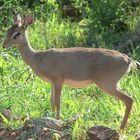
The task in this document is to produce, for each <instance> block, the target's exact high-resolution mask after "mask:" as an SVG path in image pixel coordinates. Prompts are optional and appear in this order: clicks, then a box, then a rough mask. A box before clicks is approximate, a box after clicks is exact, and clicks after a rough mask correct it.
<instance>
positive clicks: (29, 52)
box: [3, 13, 137, 129]
mask: <svg viewBox="0 0 140 140" xmlns="http://www.w3.org/2000/svg"><path fill="white" fill-rule="evenodd" d="M33 22H34V16H33V15H32V14H29V15H28V16H26V17H25V18H24V19H23V20H22V18H21V16H20V13H18V14H17V15H16V16H15V18H14V25H13V26H12V27H11V28H10V29H9V30H8V33H7V36H6V39H5V40H4V43H3V47H4V48H9V47H10V46H16V47H17V48H18V49H19V51H20V54H21V56H22V58H23V60H24V61H25V63H26V64H27V65H29V66H30V67H31V68H32V70H33V71H34V72H35V73H36V74H37V75H38V76H39V77H40V78H41V79H42V80H45V81H48V82H50V84H51V88H52V94H51V105H52V111H53V112H56V115H57V118H58V119H59V116H60V95H61V90H62V85H63V84H66V85H70V86H71V87H75V88H83V87H86V86H88V85H90V84H92V83H94V84H96V85H97V86H98V87H99V88H100V89H102V90H103V91H104V92H105V93H107V94H109V95H110V96H113V97H115V98H117V99H119V100H121V101H123V102H124V104H125V106H126V110H125V115H124V118H123V121H122V123H121V126H120V128H121V129H124V128H125V126H126V124H127V120H128V117H129V114H130V111H131V108H132V104H133V99H132V98H131V97H129V96H128V95H127V94H125V93H124V92H123V91H121V90H120V89H119V85H118V82H119V80H120V79H121V78H122V76H123V75H124V74H125V73H126V72H127V71H128V70H129V69H131V68H133V67H135V66H136V64H137V63H136V62H135V61H133V60H132V59H130V58H129V57H128V56H127V55H125V54H121V53H119V52H117V51H113V50H108V49H101V48H98V49H95V48H61V49H49V50H47V51H36V50H34V49H33V48H32V47H31V45H30V43H29V40H28V35H27V31H26V29H27V27H28V26H29V25H31V24H32V23H33Z"/></svg>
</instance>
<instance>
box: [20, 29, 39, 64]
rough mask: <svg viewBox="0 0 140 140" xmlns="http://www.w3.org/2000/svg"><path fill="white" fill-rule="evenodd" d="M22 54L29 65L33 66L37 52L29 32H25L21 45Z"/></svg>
mask: <svg viewBox="0 0 140 140" xmlns="http://www.w3.org/2000/svg"><path fill="white" fill-rule="evenodd" d="M19 51H20V54H21V56H22V58H23V60H24V61H25V63H26V64H27V65H30V66H32V65H33V63H34V56H35V53H36V51H35V50H34V49H33V48H32V47H31V45H30V43H29V40H28V35H27V32H25V35H24V37H23V38H22V41H21V42H20V45H19Z"/></svg>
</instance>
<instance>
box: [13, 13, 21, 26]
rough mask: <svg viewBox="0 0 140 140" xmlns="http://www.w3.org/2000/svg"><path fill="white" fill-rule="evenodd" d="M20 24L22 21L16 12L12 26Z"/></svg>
mask: <svg viewBox="0 0 140 140" xmlns="http://www.w3.org/2000/svg"><path fill="white" fill-rule="evenodd" d="M21 23H22V19H21V15H20V12H17V14H16V15H15V18H14V24H17V25H18V26H20V25H21Z"/></svg>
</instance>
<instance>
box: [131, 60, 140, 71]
mask: <svg viewBox="0 0 140 140" xmlns="http://www.w3.org/2000/svg"><path fill="white" fill-rule="evenodd" d="M129 61H130V65H129V69H135V70H140V62H138V61H136V60H133V59H131V58H129Z"/></svg>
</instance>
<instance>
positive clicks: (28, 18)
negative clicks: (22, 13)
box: [24, 14, 35, 27]
mask: <svg viewBox="0 0 140 140" xmlns="http://www.w3.org/2000/svg"><path fill="white" fill-rule="evenodd" d="M34 21H35V19H34V14H29V15H28V16H26V17H25V19H24V25H25V26H26V27H28V26H29V25H31V24H33V23H34Z"/></svg>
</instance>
